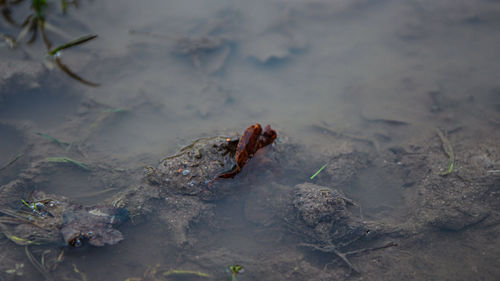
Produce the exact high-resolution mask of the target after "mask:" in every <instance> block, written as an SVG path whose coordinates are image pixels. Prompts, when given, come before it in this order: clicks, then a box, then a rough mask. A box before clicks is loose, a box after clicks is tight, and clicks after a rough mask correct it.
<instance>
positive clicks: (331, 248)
mask: <svg viewBox="0 0 500 281" xmlns="http://www.w3.org/2000/svg"><path fill="white" fill-rule="evenodd" d="M299 246H304V247H310V248H313V249H314V250H317V251H321V252H324V253H334V254H335V255H336V256H337V257H339V258H340V259H341V260H342V261H343V262H344V263H345V264H346V265H347V266H348V267H349V269H350V270H351V271H354V272H356V273H359V271H358V270H357V269H356V268H355V267H354V265H353V264H352V263H351V262H350V261H349V259H347V255H346V254H345V253H341V252H339V251H338V250H337V248H336V247H335V246H334V245H332V244H329V245H325V246H318V245H315V244H308V243H300V244H299Z"/></svg>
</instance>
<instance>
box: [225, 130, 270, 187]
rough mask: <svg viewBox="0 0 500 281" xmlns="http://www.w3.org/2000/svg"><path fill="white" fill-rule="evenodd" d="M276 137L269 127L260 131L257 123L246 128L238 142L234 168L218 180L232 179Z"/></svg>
mask: <svg viewBox="0 0 500 281" xmlns="http://www.w3.org/2000/svg"><path fill="white" fill-rule="evenodd" d="M276 136H277V134H276V131H275V130H273V129H271V126H269V125H267V126H266V127H265V128H264V131H262V127H261V126H260V124H258V123H257V124H254V125H252V126H250V127H248V128H247V129H246V130H245V132H243V135H242V136H241V138H240V140H239V141H238V145H237V148H236V154H235V156H234V158H235V160H236V165H235V167H234V168H233V169H232V170H231V171H229V172H226V173H223V174H221V175H219V178H233V177H234V176H236V175H237V174H238V173H239V172H240V171H241V169H242V168H243V166H244V165H245V164H246V162H247V161H248V159H250V158H252V157H253V155H254V154H255V153H256V152H257V151H258V150H259V149H261V148H263V147H264V146H266V145H269V144H271V143H273V142H274V140H275V139H276Z"/></svg>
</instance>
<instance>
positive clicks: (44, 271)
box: [24, 246, 54, 281]
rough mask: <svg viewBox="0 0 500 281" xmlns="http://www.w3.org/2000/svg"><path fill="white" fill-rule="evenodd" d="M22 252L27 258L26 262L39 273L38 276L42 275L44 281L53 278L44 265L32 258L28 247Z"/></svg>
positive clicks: (50, 280) (49, 280)
mask: <svg viewBox="0 0 500 281" xmlns="http://www.w3.org/2000/svg"><path fill="white" fill-rule="evenodd" d="M24 252H25V253H26V257H28V260H29V261H30V263H31V264H32V265H33V266H34V267H35V268H36V269H37V270H38V272H40V274H42V275H43V277H44V278H45V280H46V281H52V280H54V278H53V277H52V275H51V274H50V273H49V271H48V270H47V268H45V266H44V265H42V264H41V263H40V262H39V261H38V260H37V259H36V258H35V256H33V254H32V253H31V252H30V250H29V248H28V246H26V247H24Z"/></svg>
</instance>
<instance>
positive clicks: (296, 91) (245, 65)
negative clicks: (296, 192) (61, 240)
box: [0, 0, 500, 280]
mask: <svg viewBox="0 0 500 281" xmlns="http://www.w3.org/2000/svg"><path fill="white" fill-rule="evenodd" d="M499 15H500V3H499V2H498V1H487V0H472V1H468V2H460V3H456V1H448V0H443V1H439V3H436V2H435V1H430V0H411V1H391V0H379V1H366V0H355V1H347V0H346V1H344V0H336V1H322V0H319V1H304V0H296V1H281V0H276V1H251V2H248V1H224V0H219V1H194V0H190V1H148V2H147V3H144V2H140V1H120V3H119V4H118V3H114V2H110V1H87V2H84V3H81V6H80V7H79V8H78V9H77V10H75V9H70V10H69V14H68V15H67V16H66V17H62V16H61V15H59V14H57V13H55V14H54V16H53V18H50V17H49V18H48V19H47V21H48V22H51V20H53V22H55V23H61V22H65V23H66V24H65V25H62V26H60V28H61V29H62V32H63V33H67V34H66V35H67V36H68V37H70V38H75V37H77V36H81V35H82V33H85V34H86V33H96V34H98V35H99V37H98V38H97V39H96V40H94V41H93V42H92V44H91V45H86V46H82V47H79V48H75V49H74V50H67V52H65V53H64V54H63V56H64V58H65V62H66V63H67V64H69V65H71V66H72V67H73V70H75V71H77V72H78V73H79V74H81V75H82V76H83V77H86V78H88V79H89V80H91V81H96V82H99V83H100V84H101V86H100V87H98V88H91V87H85V86H83V85H80V84H77V83H76V82H74V81H73V80H71V79H69V78H68V77H66V76H64V74H63V73H61V72H58V71H57V70H54V71H51V72H50V73H45V72H43V71H42V72H41V73H42V74H40V75H39V76H40V79H42V78H43V79H44V81H42V82H41V83H40V85H42V86H41V87H39V88H37V86H36V85H35V86H34V85H30V86H26V83H27V82H26V81H24V80H23V79H26V76H23V75H22V71H21V74H17V75H19V77H17V78H16V77H14V78H12V77H13V76H11V75H10V74H8V72H7V71H4V70H3V69H9V65H8V63H5V62H2V63H0V137H1V139H0V145H1V147H0V157H1V158H0V168H2V167H3V166H4V165H6V164H9V161H10V160H11V159H13V157H15V156H16V155H20V154H22V155H24V156H23V157H24V158H20V159H19V160H18V162H15V163H14V164H12V165H7V166H6V167H5V169H2V170H0V180H1V182H0V183H1V184H6V183H8V182H9V181H11V180H13V179H15V178H16V177H17V176H18V174H20V173H21V171H23V170H24V169H28V168H30V169H32V170H30V171H31V172H28V173H27V175H24V176H26V177H29V178H30V181H31V185H32V186H31V187H32V188H37V189H42V190H44V191H45V192H47V193H54V194H59V195H64V196H67V197H69V198H71V199H72V200H75V201H77V202H80V203H86V204H97V203H101V202H104V201H105V200H107V199H109V198H111V197H112V196H113V195H114V194H117V193H119V192H122V191H123V190H125V189H127V188H130V187H131V186H139V185H141V184H144V183H142V182H141V177H142V168H143V167H144V166H146V165H151V166H155V165H156V164H157V163H158V161H160V160H161V159H163V158H164V157H165V156H167V155H171V154H174V153H175V152H176V151H177V150H178V149H179V148H181V147H183V146H185V145H187V144H189V143H191V142H192V140H194V139H197V138H199V137H204V136H215V135H221V134H227V133H231V132H234V131H237V132H239V133H242V131H243V130H244V128H246V127H248V126H249V125H251V124H254V123H256V122H259V123H261V124H268V123H269V124H271V125H272V126H273V128H276V130H277V131H278V135H279V138H278V140H277V143H276V147H278V148H279V147H280V145H281V147H283V145H284V144H288V143H294V144H295V143H297V144H301V145H303V146H304V147H302V148H294V149H292V148H287V149H290V150H285V152H286V153H285V154H282V155H284V156H283V158H282V159H281V160H276V161H275V162H277V163H274V164H275V166H276V165H277V166H281V167H275V168H273V169H272V173H270V172H269V171H264V172H262V173H261V174H260V173H257V172H254V173H252V172H248V173H243V175H241V178H245V177H251V178H252V180H251V181H249V182H248V183H246V182H245V188H241V186H240V187H239V188H238V189H237V191H235V193H232V194H230V195H229V196H228V197H226V198H223V199H222V200H220V201H217V202H210V203H206V204H209V205H210V207H207V208H206V209H203V210H209V211H210V214H201V215H200V216H199V218H198V217H196V218H195V219H193V220H192V221H190V223H189V225H188V226H187V228H186V229H183V231H184V232H185V235H186V237H185V243H184V244H182V245H179V244H178V243H177V242H176V241H174V240H175V239H174V238H173V236H174V234H173V233H176V231H177V230H176V229H171V225H166V224H165V223H164V222H163V221H162V219H161V217H162V216H164V217H168V216H167V215H165V214H163V215H162V214H161V213H160V214H156V213H155V210H156V211H158V210H160V209H161V208H160V207H158V206H161V205H154V204H159V203H158V202H164V201H162V200H163V199H162V198H155V199H154V200H153V201H154V202H155V203H154V204H153V203H151V205H149V206H147V207H146V208H150V209H151V210H149V211H150V212H149V213H150V215H148V216H147V217H141V218H139V217H137V218H135V219H136V220H134V218H132V221H130V222H129V223H127V224H125V225H123V226H122V227H121V229H120V230H121V231H122V232H123V234H124V236H125V240H124V241H122V242H121V243H120V244H118V245H114V246H109V247H104V248H92V247H88V248H84V249H68V250H67V251H66V254H65V261H64V263H66V265H62V266H61V267H62V268H65V269H66V270H67V271H68V272H70V273H71V274H73V275H75V272H74V270H73V269H72V267H71V265H72V264H73V263H75V264H76V265H77V266H78V269H79V270H80V271H81V272H84V273H85V274H86V276H87V278H88V280H125V279H126V278H131V277H134V276H135V277H138V278H139V277H140V278H142V280H206V279H207V277H204V276H201V275H197V274H193V273H190V274H179V275H177V276H175V275H174V276H171V275H169V276H165V275H163V274H162V273H163V272H166V271H168V270H172V269H179V270H181V269H182V270H192V271H199V272H203V273H207V274H210V276H211V277H208V279H213V280H222V279H223V278H229V280H231V278H236V279H237V280H289V279H291V280H331V279H332V278H342V277H344V275H346V274H348V273H350V271H349V270H348V268H347V266H346V264H345V263H344V262H342V260H341V259H339V258H335V255H334V254H332V252H324V251H323V252H322V251H315V250H311V249H307V248H303V247H298V246H297V245H299V244H300V243H313V242H318V241H319V242H325V241H327V240H328V238H318V237H314V239H316V241H311V240H314V239H313V238H311V237H305V236H307V235H306V234H304V233H297V232H298V231H297V229H295V230H294V228H293V226H292V227H290V225H287V223H288V222H289V221H287V219H285V218H286V215H283V213H285V212H286V211H285V209H286V208H289V207H290V202H288V201H287V200H288V199H289V198H288V199H287V196H290V193H293V192H292V191H293V187H294V186H295V185H296V184H300V183H303V182H306V181H309V182H315V183H318V184H321V185H323V186H327V187H332V188H335V189H336V190H339V191H340V192H342V194H344V195H345V196H346V198H349V200H352V204H353V206H356V207H358V208H359V214H356V216H359V218H360V219H365V220H367V221H369V222H376V223H385V224H386V225H391V226H394V225H396V226H397V227H395V226H394V228H391V231H392V234H391V231H389V230H388V228H386V229H385V230H384V231H385V232H384V231H382V232H379V233H382V234H375V235H374V237H375V238H373V239H372V240H370V239H366V241H365V240H363V239H360V240H363V241H356V242H359V243H360V244H359V245H358V247H357V249H360V248H370V247H373V246H374V245H372V244H371V243H374V244H376V245H375V246H379V245H380V244H382V243H383V242H389V241H388V240H390V241H392V240H393V239H396V241H397V242H398V243H399V244H400V246H399V247H398V248H397V249H392V248H391V249H384V250H380V251H369V252H366V253H357V254H352V255H351V256H350V257H349V260H350V262H351V263H353V264H354V266H355V267H356V268H357V269H358V270H359V271H360V273H356V274H354V273H353V274H352V275H351V276H350V277H349V278H352V279H359V278H363V279H373V280H381V279H384V280H401V279H416V280H425V279H450V280H474V279H485V280H493V279H495V277H496V276H498V274H500V272H498V269H497V267H496V265H497V264H498V259H499V257H500V252H499V251H498V249H499V247H498V246H499V244H500V241H499V239H498V238H497V237H496V235H495V233H496V231H498V226H497V225H498V219H497V217H498V207H500V203H499V202H500V200H499V198H498V191H497V189H498V185H499V183H500V182H499V181H498V174H499V173H498V169H499V166H500V164H499V160H498V159H499V151H500V150H499V149H500V148H499V147H498V144H497V139H498V138H499V137H500V136H499V135H498V131H499V130H498V126H499V124H500V120H499V111H500V94H499V93H500V90H499V85H498V75H497V74H498V73H499V71H500V67H499V65H498V63H497V60H498V49H499V47H500V36H499V35H498V32H497V30H498V27H499V25H500V21H499V19H500V17H499ZM0 28H2V32H3V30H5V32H6V33H8V32H13V31H12V30H13V29H12V27H11V26H10V25H8V24H7V23H6V22H4V21H2V22H0ZM58 36H59V35H58ZM61 36H62V35H61ZM61 40H62V39H61ZM37 44H40V42H37V43H35V45H23V46H21V47H20V48H19V49H17V50H7V49H3V51H2V54H1V57H2V60H4V61H7V62H10V61H12V63H18V64H21V61H23V60H28V58H29V60H30V61H33V60H34V61H36V60H40V61H41V60H42V59H43V55H40V54H38V53H39V52H40V51H39V47H40V45H37ZM27 77H28V78H29V77H31V76H29V75H28V76H27ZM35 77H37V76H35ZM31 79H33V78H31ZM35 80H36V79H35ZM5 81H6V82H5ZM13 85H14V86H13ZM47 85H52V86H50V87H49V86H47ZM54 85H55V86H54ZM117 109H120V110H117ZM121 109H123V110H121ZM435 128H440V129H442V130H443V131H445V132H447V137H448V140H449V142H450V143H451V144H452V145H453V148H454V149H455V155H454V156H455V167H454V169H455V171H454V173H453V174H452V175H450V176H448V177H441V176H439V173H440V172H442V171H443V170H446V168H447V167H446V165H447V164H448V157H447V154H445V153H444V152H443V150H442V148H441V146H442V143H441V140H440V138H438V137H437V136H436V135H435ZM36 133H44V134H48V135H50V136H52V137H54V138H56V139H60V140H61V141H64V142H65V143H71V148H69V149H67V148H65V147H61V146H58V145H57V142H55V141H54V140H51V139H47V138H43V137H40V135H36ZM278 148H277V149H278ZM304 151H305V152H304ZM62 156H66V157H70V158H72V159H76V160H78V161H82V162H84V163H86V164H88V165H89V166H90V167H91V168H92V172H88V171H83V170H78V169H77V168H75V167H73V166H71V165H50V166H48V167H45V166H43V165H42V164H40V165H42V166H39V164H37V165H35V164H33V163H43V161H42V160H43V159H45V158H46V157H62ZM259 161H260V160H259ZM263 161H265V160H263ZM256 162H257V161H251V162H250V163H249V165H248V166H246V167H245V169H248V170H253V169H255V170H258V166H259V164H256ZM325 163H328V164H329V165H328V166H327V168H326V169H325V171H323V172H321V173H320V174H319V175H318V177H317V178H316V179H314V180H310V179H309V177H310V175H312V174H313V173H314V172H315V171H317V169H319V168H320V167H321V166H322V165H323V164H325ZM33 169H35V170H36V172H33ZM37 173H38V174H37ZM270 174H272V175H271V176H270ZM269 177H270V178H269ZM237 180H239V179H238V178H237ZM242 182H243V180H242ZM155 200H156V201H155ZM286 202H288V203H286ZM346 202H347V201H346ZM164 204H168V203H164ZM212 204H213V205H212ZM346 204H347V203H346ZM209 205H207V206H209ZM155 206H157V207H155ZM351 207H352V206H351ZM155 208H157V209H155ZM207 212H208V211H207ZM158 217H160V218H158ZM0 218H2V217H0ZM172 225H174V224H172ZM319 228H320V227H319V226H318V229H319ZM396 229H397V230H396ZM401 229H404V231H402V230H401ZM377 230H379V229H377ZM374 232H376V231H374ZM317 233H322V232H321V231H320V230H317V232H316V234H317ZM395 233H397V235H396V234H395ZM403 233H404V234H403ZM424 233H425V237H421V236H423V235H424ZM332 235H333V234H332ZM415 237H417V238H415ZM321 239H324V240H321ZM374 241H375V242H374ZM377 243H378V244H377ZM2 245H6V246H5V247H6V248H5V249H4V250H3V251H4V252H5V251H8V252H9V253H15V254H12V256H13V257H14V259H13V260H11V258H8V259H7V257H6V256H3V255H1V254H0V259H5V261H6V262H5V263H6V264H7V263H8V264H9V266H11V264H14V265H15V263H20V262H23V263H25V264H26V265H25V269H24V270H25V272H24V273H23V274H24V275H23V276H24V277H19V278H20V279H22V278H28V279H29V280H35V279H36V278H39V279H40V280H42V279H41V278H42V277H41V276H39V275H38V273H37V272H36V271H34V270H32V269H31V267H30V266H29V265H30V264H29V262H28V261H27V260H23V259H24V252H23V249H22V248H21V247H19V248H16V247H17V246H14V245H10V244H8V243H4V244H2ZM355 250H356V249H353V248H346V249H342V251H344V252H349V251H351V252H352V251H355ZM37 254H38V255H40V253H38V252H37ZM332 260H333V261H332ZM7 261H8V262H7ZM234 264H241V265H242V266H243V267H244V268H245V272H243V273H241V274H238V275H237V276H231V273H230V272H226V271H227V267H229V266H230V265H234ZM157 265H159V266H157ZM111 268H112V270H110V269H111ZM1 269H2V270H3V269H4V267H1ZM7 269H8V268H7V267H5V270H7ZM61 271H62V270H61ZM55 274H56V276H57V272H56V273H55ZM3 276H4V275H0V279H1V280H3V278H4V277H3ZM5 276H8V277H5V278H12V275H9V274H7V275H5ZM75 276H80V275H78V274H76V275H75ZM78 278H81V276H80V277H78ZM147 278H150V279H147ZM175 278H177V279H175ZM28 279H26V280H28ZM236 279H233V280H236ZM6 280H11V279H6ZM130 280H139V279H130Z"/></svg>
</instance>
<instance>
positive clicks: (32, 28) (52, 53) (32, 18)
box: [0, 0, 99, 87]
mask: <svg viewBox="0 0 500 281" xmlns="http://www.w3.org/2000/svg"><path fill="white" fill-rule="evenodd" d="M21 2H24V1H23V0H16V1H7V0H0V9H1V11H2V15H3V18H4V19H5V20H6V21H7V22H8V23H9V24H11V25H13V26H16V27H19V28H20V31H19V34H18V35H17V37H16V38H15V39H14V37H13V36H9V35H3V38H4V39H5V42H6V43H7V45H8V46H9V47H10V48H11V49H13V48H15V47H16V46H18V45H19V42H22V41H24V40H25V38H26V36H29V39H27V41H26V43H27V44H32V43H33V42H35V40H36V39H37V36H38V34H39V33H40V34H41V36H42V39H43V42H44V44H45V47H46V48H47V56H48V57H50V58H54V60H55V64H56V65H57V67H59V68H60V69H61V70H62V71H63V72H64V73H66V74H67V75H68V76H69V77H71V78H73V79H75V80H77V81H78V82H80V83H82V84H85V85H87V86H92V87H97V86H99V84H97V83H94V82H91V81H88V80H85V79H83V78H82V77H80V76H78V75H77V74H75V73H74V72H73V71H71V70H70V68H69V67H68V66H66V65H65V64H64V63H63V62H62V60H61V58H60V51H61V50H64V49H68V48H72V47H74V46H78V45H80V44H83V43H85V42H88V41H90V40H92V39H94V38H96V37H97V35H86V36H83V37H80V38H77V39H75V40H72V41H70V42H67V43H64V44H61V45H59V46H57V47H55V48H52V42H51V40H50V39H49V36H48V35H47V32H46V28H47V29H51V30H52V31H54V29H56V28H54V27H53V26H52V25H50V24H48V23H47V19H46V18H47V13H46V11H47V10H48V9H47V8H48V7H49V4H50V3H49V2H51V1H48V0H31V1H30V2H31V6H30V9H31V10H32V12H31V13H30V14H29V15H28V16H27V17H26V18H25V19H24V21H23V22H22V23H17V22H16V21H14V19H13V18H12V17H11V15H12V11H11V9H12V8H13V7H14V6H15V5H16V4H19V3H21ZM68 4H73V5H74V6H75V7H77V6H78V2H77V1H76V0H72V1H69V0H60V5H61V9H62V12H63V14H64V13H66V10H67V7H68ZM23 7H24V6H23ZM50 66H51V67H52V66H53V64H50Z"/></svg>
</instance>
